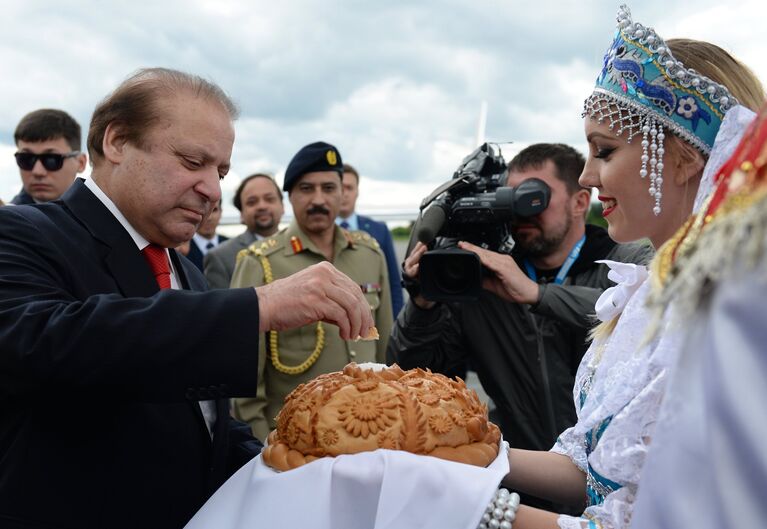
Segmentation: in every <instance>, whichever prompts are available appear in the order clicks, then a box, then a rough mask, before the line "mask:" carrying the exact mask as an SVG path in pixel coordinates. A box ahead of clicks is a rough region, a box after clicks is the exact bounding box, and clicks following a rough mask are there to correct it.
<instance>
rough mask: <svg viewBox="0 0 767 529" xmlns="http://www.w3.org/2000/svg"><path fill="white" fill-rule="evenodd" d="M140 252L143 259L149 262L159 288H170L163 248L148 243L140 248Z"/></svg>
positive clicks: (168, 271)
mask: <svg viewBox="0 0 767 529" xmlns="http://www.w3.org/2000/svg"><path fill="white" fill-rule="evenodd" d="M141 253H142V254H144V259H146V262H147V263H149V267H150V268H151V269H152V273H153V274H154V278H155V279H156V280H157V285H158V286H159V287H160V290H165V289H166V288H170V266H169V265H168V254H167V253H166V251H165V248H163V247H162V246H157V245H156V244H150V245H149V246H147V247H146V248H144V249H143V250H141Z"/></svg>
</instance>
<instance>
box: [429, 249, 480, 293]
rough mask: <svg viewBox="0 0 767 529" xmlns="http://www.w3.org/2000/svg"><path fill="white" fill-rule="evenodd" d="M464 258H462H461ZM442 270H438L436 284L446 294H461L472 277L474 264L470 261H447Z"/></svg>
mask: <svg viewBox="0 0 767 529" xmlns="http://www.w3.org/2000/svg"><path fill="white" fill-rule="evenodd" d="M461 257H462V256H461ZM443 265H444V266H442V267H441V268H440V269H438V270H436V275H435V277H434V284H435V285H436V286H437V288H439V289H440V290H441V291H442V292H444V293H445V294H459V293H461V292H463V291H464V290H465V288H466V278H467V277H471V274H472V272H473V268H474V263H472V262H471V261H470V260H469V259H464V258H455V257H454V256H453V258H452V259H446V260H445V261H444V263H443Z"/></svg>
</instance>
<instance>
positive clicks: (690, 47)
mask: <svg viewBox="0 0 767 529" xmlns="http://www.w3.org/2000/svg"><path fill="white" fill-rule="evenodd" d="M666 44H667V45H668V47H669V49H670V50H671V53H672V54H673V55H674V57H675V58H676V59H677V60H679V61H682V64H684V65H685V66H686V67H687V68H692V69H693V70H695V71H697V72H698V73H700V74H703V75H705V76H706V77H708V78H709V79H711V80H712V81H716V82H717V83H719V84H722V85H724V86H726V87H727V89H728V90H729V91H730V93H731V94H732V95H734V96H735V97H736V98H737V99H738V101H739V102H740V104H741V105H743V106H745V107H748V108H750V109H751V110H753V111H754V112H759V109H760V108H761V107H762V104H763V103H764V98H765V95H764V87H763V86H762V82H761V81H760V80H759V78H758V77H757V76H756V75H754V72H752V71H751V69H750V68H749V67H748V66H746V65H745V64H743V63H742V62H740V61H739V60H737V59H736V58H735V57H733V56H732V55H730V54H729V53H728V52H726V51H725V50H723V49H722V48H720V47H719V46H717V45H716V44H711V43H710V42H705V41H702V40H693V39H669V40H667V41H666Z"/></svg>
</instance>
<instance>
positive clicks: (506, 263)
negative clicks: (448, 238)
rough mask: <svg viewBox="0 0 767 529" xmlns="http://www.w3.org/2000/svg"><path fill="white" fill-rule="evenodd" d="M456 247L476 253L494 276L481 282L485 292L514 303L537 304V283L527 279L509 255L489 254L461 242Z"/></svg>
mask: <svg viewBox="0 0 767 529" xmlns="http://www.w3.org/2000/svg"><path fill="white" fill-rule="evenodd" d="M458 247H459V248H461V249H462V250H468V251H470V252H474V253H476V254H477V255H478V256H479V260H480V261H481V262H482V264H483V265H484V266H485V268H487V269H488V270H490V271H491V272H493V273H494V274H495V275H494V277H487V278H485V279H483V280H482V287H483V288H484V289H485V290H489V291H490V292H492V293H493V294H495V295H496V296H498V297H500V298H503V299H505V300H506V301H513V302H514V303H528V304H531V305H532V304H535V303H538V295H539V293H540V287H539V286H538V283H536V282H535V281H533V280H532V279H530V278H529V277H527V275H526V274H525V273H524V272H523V271H522V270H521V269H520V268H519V266H517V263H516V262H515V261H514V259H513V258H512V257H511V256H510V255H505V254H500V253H497V252H491V251H490V250H485V249H484V248H480V247H479V246H475V245H473V244H471V243H468V242H463V241H461V242H459V243H458Z"/></svg>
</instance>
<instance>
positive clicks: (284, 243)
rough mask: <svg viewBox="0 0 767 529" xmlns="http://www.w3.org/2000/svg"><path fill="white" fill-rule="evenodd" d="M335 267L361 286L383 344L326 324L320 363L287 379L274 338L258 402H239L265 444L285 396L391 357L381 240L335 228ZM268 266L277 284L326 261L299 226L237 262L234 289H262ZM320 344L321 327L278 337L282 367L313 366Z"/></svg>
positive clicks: (238, 411) (266, 346)
mask: <svg viewBox="0 0 767 529" xmlns="http://www.w3.org/2000/svg"><path fill="white" fill-rule="evenodd" d="M334 237H335V239H334V240H335V244H334V247H333V265H334V266H335V267H336V268H337V269H338V270H340V271H341V272H343V273H344V274H346V275H348V276H349V277H350V278H351V279H352V280H353V281H355V282H357V283H358V284H359V285H360V287H361V288H362V290H363V292H364V293H365V297H366V298H367V300H368V303H369V304H370V307H371V309H372V310H373V313H374V319H375V323H376V327H377V329H378V333H379V335H380V337H381V338H380V339H379V340H377V341H358V342H354V341H344V340H342V339H341V338H340V336H339V333H338V327H336V326H334V325H330V324H327V323H323V324H322V326H323V328H324V330H325V338H324V340H325V345H324V347H323V348H322V350H321V353H320V355H319V357H318V358H317V360H316V362H315V363H314V364H313V365H312V366H311V367H310V368H309V369H308V370H306V371H304V372H303V373H300V374H286V373H283V372H281V371H279V370H278V369H277V368H275V366H274V364H273V362H272V359H271V354H272V352H271V346H270V337H269V335H270V333H266V334H264V335H263V336H262V339H261V340H259V351H258V354H259V363H258V393H257V396H256V398H239V399H234V402H233V405H234V415H235V417H237V418H238V419H240V420H243V421H247V422H248V423H249V424H250V425H251V427H252V428H253V432H254V434H255V435H256V436H257V437H259V438H261V439H264V438H265V437H266V435H267V434H268V433H269V431H270V430H272V429H274V427H275V426H276V424H275V417H276V415H277V413H278V412H279V411H280V408H281V407H282V403H283V401H284V399H285V396H286V395H287V394H288V393H290V392H291V391H292V390H293V389H295V388H296V386H298V385H299V384H301V383H303V382H307V381H308V380H311V379H313V378H314V377H316V376H317V375H320V374H322V373H329V372H332V371H339V370H341V369H342V368H343V367H344V366H345V365H346V364H347V363H348V362H351V361H355V362H357V363H362V362H380V363H383V362H384V361H385V357H386V345H387V341H388V338H389V334H390V333H391V327H392V311H391V293H390V290H389V280H388V272H387V268H386V259H385V258H384V255H383V253H382V252H381V250H380V248H379V246H378V243H377V242H376V240H375V239H374V238H373V237H371V236H370V235H368V234H367V233H366V232H364V231H353V232H348V231H346V230H343V229H341V228H339V227H336V228H335V236H334ZM264 258H265V259H266V260H267V261H268V265H269V268H270V269H271V273H272V276H273V279H280V278H284V277H287V276H289V275H291V274H294V273H296V272H298V271H300V270H303V269H304V268H307V267H309V266H311V265H313V264H316V263H320V262H322V261H325V260H326V258H325V256H324V255H323V254H322V252H320V251H319V249H318V248H317V246H316V245H315V244H314V243H313V242H312V241H311V239H309V237H308V236H307V235H306V234H305V233H303V232H302V231H301V229H300V228H299V226H298V224H297V223H296V222H295V221H293V223H292V224H291V225H290V226H289V227H288V228H286V229H285V230H283V231H281V232H279V233H277V234H275V235H273V236H272V237H270V238H268V239H265V240H264V241H257V242H256V243H254V244H253V245H251V246H250V247H249V248H248V249H246V250H242V251H241V252H240V254H239V255H238V256H237V265H236V267H235V270H234V275H233V276H232V283H231V286H232V287H246V286H261V285H264V284H265V283H266V278H265V273H264V266H263V264H262V259H264ZM316 344H317V324H316V323H312V324H310V325H305V326H304V327H300V328H298V329H292V330H289V331H281V332H279V333H277V349H278V352H279V361H280V363H281V364H284V365H287V366H297V365H299V364H301V363H302V362H304V361H305V360H307V358H308V357H309V356H310V355H311V354H312V351H314V349H315V346H316Z"/></svg>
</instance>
